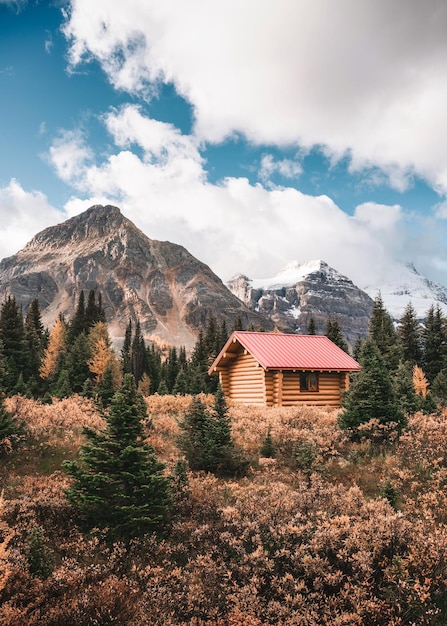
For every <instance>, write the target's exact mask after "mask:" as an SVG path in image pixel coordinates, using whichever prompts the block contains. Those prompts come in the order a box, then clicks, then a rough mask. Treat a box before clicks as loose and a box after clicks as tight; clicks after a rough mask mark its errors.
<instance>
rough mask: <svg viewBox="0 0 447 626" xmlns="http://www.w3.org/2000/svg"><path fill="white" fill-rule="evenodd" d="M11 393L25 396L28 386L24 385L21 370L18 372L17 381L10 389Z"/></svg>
mask: <svg viewBox="0 0 447 626" xmlns="http://www.w3.org/2000/svg"><path fill="white" fill-rule="evenodd" d="M12 394H13V395H15V396H16V395H17V396H27V395H28V388H27V386H26V385H25V381H24V380H23V374H22V372H20V374H19V377H18V379H17V382H16V384H15V385H14V388H13V390H12Z"/></svg>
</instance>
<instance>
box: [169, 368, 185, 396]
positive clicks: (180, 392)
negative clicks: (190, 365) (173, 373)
mask: <svg viewBox="0 0 447 626" xmlns="http://www.w3.org/2000/svg"><path fill="white" fill-rule="evenodd" d="M172 393H173V394H174V395H177V396H185V395H186V394H187V393H188V379H187V375H186V372H185V370H184V369H181V370H180V371H179V373H178V374H177V378H176V379H175V383H174V387H173V389H172Z"/></svg>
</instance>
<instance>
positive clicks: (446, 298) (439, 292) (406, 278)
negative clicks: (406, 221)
mask: <svg viewBox="0 0 447 626" xmlns="http://www.w3.org/2000/svg"><path fill="white" fill-rule="evenodd" d="M362 287H363V289H364V291H366V293H367V294H369V295H370V296H371V298H373V299H374V298H375V297H376V295H377V294H378V292H379V291H380V294H381V296H382V300H383V303H384V305H385V307H386V309H387V310H388V312H389V313H390V315H391V316H392V317H393V318H394V319H395V320H398V319H400V318H401V317H402V313H403V312H404V310H405V307H406V306H407V305H408V303H409V302H411V304H412V305H413V308H414V310H415V311H416V314H417V316H418V318H419V319H421V320H422V319H424V318H425V316H426V314H427V311H428V309H429V308H430V307H431V306H432V305H435V306H437V305H439V307H440V308H441V310H442V311H443V313H445V314H446V315H447V288H446V287H444V286H442V285H439V284H438V283H435V282H433V281H431V280H429V279H428V278H425V277H424V276H422V275H421V274H419V272H418V271H417V270H416V268H415V267H414V265H413V264H411V263H408V264H407V265H404V264H403V263H402V264H400V263H395V264H394V265H393V266H392V267H390V271H389V275H388V276H387V278H386V280H383V279H382V280H378V281H376V282H375V283H369V284H367V285H362Z"/></svg>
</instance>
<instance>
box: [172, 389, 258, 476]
mask: <svg viewBox="0 0 447 626" xmlns="http://www.w3.org/2000/svg"><path fill="white" fill-rule="evenodd" d="M180 428H181V430H182V433H181V435H180V437H179V446H180V449H181V450H182V452H183V453H184V454H185V457H186V459H187V461H188V463H189V466H190V468H191V469H193V470H204V471H206V472H212V473H214V474H215V475H216V476H236V475H238V476H242V475H243V474H245V473H246V471H247V468H248V465H249V462H248V460H247V459H246V458H245V456H244V454H243V453H242V450H240V449H239V448H237V447H236V446H235V444H234V441H233V438H232V436H231V423H230V419H229V416H228V407H227V404H226V401H225V396H224V394H223V392H222V388H221V387H220V386H219V387H218V389H217V392H216V395H215V400H214V407H213V410H212V411H209V410H207V408H206V407H205V405H204V404H203V403H202V401H201V400H200V398H199V397H197V396H196V397H195V398H193V401H192V403H191V406H190V408H189V409H188V411H187V412H186V414H185V417H184V420H183V421H182V422H181V424H180Z"/></svg>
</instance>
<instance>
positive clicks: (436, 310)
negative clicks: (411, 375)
mask: <svg viewBox="0 0 447 626" xmlns="http://www.w3.org/2000/svg"><path fill="white" fill-rule="evenodd" d="M445 323H446V322H445V318H444V315H443V314H442V311H441V308H440V306H439V305H438V306H436V307H435V306H431V307H430V309H429V310H428V311H427V315H426V318H425V320H424V327H423V330H422V345H423V356H422V367H423V370H424V372H425V374H426V376H427V378H428V380H429V382H433V381H434V379H435V378H436V376H437V374H438V373H439V372H440V371H441V370H442V369H443V368H444V367H446V365H447V359H446V333H445Z"/></svg>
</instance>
